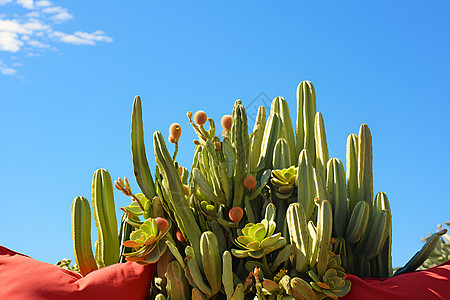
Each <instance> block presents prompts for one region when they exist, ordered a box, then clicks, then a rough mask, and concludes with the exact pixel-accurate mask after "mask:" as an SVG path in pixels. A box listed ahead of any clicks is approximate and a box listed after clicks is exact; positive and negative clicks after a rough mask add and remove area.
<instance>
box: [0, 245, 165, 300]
mask: <svg viewBox="0 0 450 300" xmlns="http://www.w3.org/2000/svg"><path fill="white" fill-rule="evenodd" d="M155 267H156V264H153V265H147V266H141V265H139V264H137V263H134V262H127V263H123V264H115V265H112V266H108V267H105V268H101V269H99V270H96V271H93V272H91V273H89V274H88V275H86V276H85V277H82V276H81V275H79V274H77V273H75V272H71V271H67V270H65V269H62V268H60V267H58V266H55V265H52V264H48V263H44V262H40V261H37V260H34V259H32V258H30V257H28V256H26V255H23V254H20V253H17V252H14V251H11V250H9V249H7V248H5V247H2V246H0V299H8V300H14V299H33V300H41V299H46V300H47V299H51V300H58V299H64V300H72V299H86V300H89V299H96V300H98V299H107V300H115V299H118V300H119V299H120V300H123V299H146V297H147V296H148V293H149V288H150V282H151V279H152V276H153V273H154V270H155Z"/></svg>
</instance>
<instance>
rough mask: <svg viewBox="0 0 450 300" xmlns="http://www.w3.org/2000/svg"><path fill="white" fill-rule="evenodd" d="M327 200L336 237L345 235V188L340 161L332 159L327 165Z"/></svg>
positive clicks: (343, 172) (343, 173)
mask: <svg viewBox="0 0 450 300" xmlns="http://www.w3.org/2000/svg"><path fill="white" fill-rule="evenodd" d="M326 185H327V194H328V197H327V199H328V200H329V201H330V204H331V207H332V209H333V224H334V226H333V229H334V232H335V233H336V236H339V237H342V236H344V235H345V229H346V228H347V188H346V182H345V171H344V166H343V165H342V163H341V161H340V160H339V159H337V158H332V159H330V160H329V161H328V164H327V184H326Z"/></svg>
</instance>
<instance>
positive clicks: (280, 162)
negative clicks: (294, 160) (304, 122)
mask: <svg viewBox="0 0 450 300" xmlns="http://www.w3.org/2000/svg"><path fill="white" fill-rule="evenodd" d="M294 150H295V149H294ZM272 165H273V169H274V170H281V169H287V168H289V167H290V166H291V157H290V150H289V145H288V143H287V142H286V140H285V139H284V138H279V139H278V141H277V143H276V144H275V149H274V150H273V160H272Z"/></svg>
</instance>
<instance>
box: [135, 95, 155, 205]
mask: <svg viewBox="0 0 450 300" xmlns="http://www.w3.org/2000/svg"><path fill="white" fill-rule="evenodd" d="M131 153H132V155H133V170H134V176H135V177H136V181H137V183H138V185H139V187H140V188H141V191H142V193H143V194H144V195H145V197H147V199H152V198H153V197H154V196H155V195H156V189H155V184H154V182H153V178H152V174H151V172H150V168H149V166H148V162H147V156H146V154H145V145H144V129H143V122H142V107H141V98H140V97H139V96H136V97H135V98H134V102H133V112H132V115H131Z"/></svg>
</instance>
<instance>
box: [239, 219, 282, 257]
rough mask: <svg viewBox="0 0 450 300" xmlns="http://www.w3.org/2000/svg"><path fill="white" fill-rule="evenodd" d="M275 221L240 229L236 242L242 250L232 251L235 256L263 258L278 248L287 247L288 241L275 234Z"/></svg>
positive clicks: (247, 225)
mask: <svg viewBox="0 0 450 300" xmlns="http://www.w3.org/2000/svg"><path fill="white" fill-rule="evenodd" d="M275 228H276V223H275V222H274V221H268V220H266V219H264V220H262V221H261V223H257V224H253V223H248V224H246V225H245V227H244V228H243V229H242V230H241V229H238V231H237V233H238V237H237V238H236V240H235V243H236V245H237V246H239V247H240V248H242V249H232V250H231V251H232V253H233V255H234V256H236V257H239V258H244V257H249V256H250V257H252V258H261V257H263V256H264V255H266V254H267V253H270V252H272V251H274V250H276V249H278V248H281V247H283V246H284V245H286V239H285V238H284V237H282V236H281V233H280V232H279V233H276V234H273V233H274V232H275Z"/></svg>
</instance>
